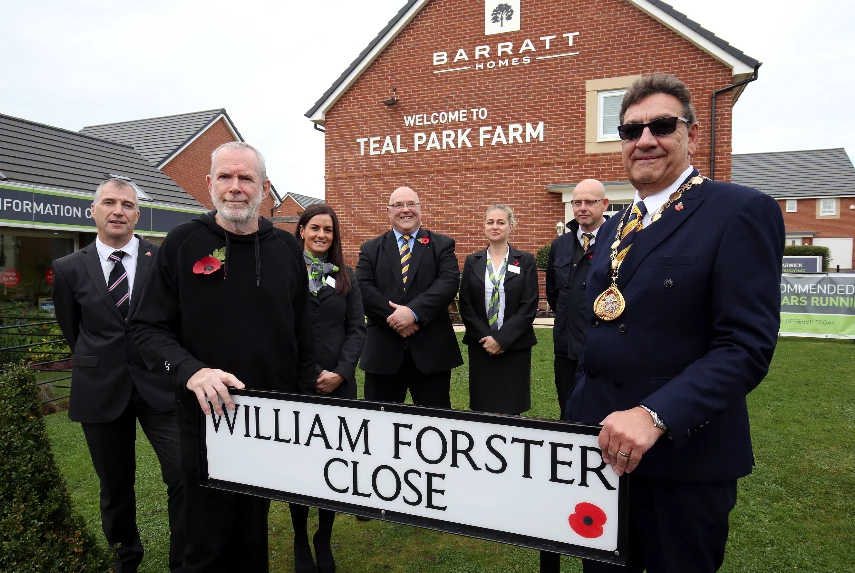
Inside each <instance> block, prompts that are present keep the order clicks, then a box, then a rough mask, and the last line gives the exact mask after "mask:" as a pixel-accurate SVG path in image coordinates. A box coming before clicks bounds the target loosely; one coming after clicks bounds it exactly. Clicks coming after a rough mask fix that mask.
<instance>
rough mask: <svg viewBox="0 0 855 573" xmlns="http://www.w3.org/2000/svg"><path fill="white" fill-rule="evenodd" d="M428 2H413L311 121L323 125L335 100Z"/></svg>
mask: <svg viewBox="0 0 855 573" xmlns="http://www.w3.org/2000/svg"><path fill="white" fill-rule="evenodd" d="M428 2H430V0H421V1H419V2H416V3H415V4H413V6H412V7H411V8H410V11H409V12H407V13H406V14H405V15H404V17H403V18H401V19H400V20H398V22H397V23H396V24H395V26H394V27H392V28H391V29H390V30H389V31H388V32H386V35H385V36H383V38H382V39H381V40H380V41H379V42H377V45H376V46H374V49H373V50H371V51H370V52H368V54H367V55H366V56H365V57H364V58H362V61H361V62H359V65H358V66H356V67H355V68H354V69H353V71H351V72H350V74H349V75H348V76H347V77H346V78H345V79H344V81H343V82H341V84H339V86H338V88H336V90H335V91H334V92H333V93H331V94H330V95H329V97H327V99H326V101H324V103H323V104H322V105H321V106H320V107H319V108H318V109H317V111H315V113H314V114H312V116H311V117H310V118H309V121H311V122H313V123H316V124H319V125H323V124H324V119H325V117H326V113H327V110H328V109H330V108H331V107H332V106H333V105H335V102H337V101H338V99H339V98H340V97H341V96H342V95H343V94H344V93H345V92H346V91H347V90H349V89H350V86H352V85H353V83H354V82H355V81H356V80H357V79H359V76H361V75H362V74H363V72H365V70H367V69H368V67H369V66H370V65H371V64H373V63H374V60H376V59H377V57H378V56H379V55H380V54H382V53H383V51H384V50H385V49H386V48H387V47H388V46H389V44H391V43H392V40H394V39H395V38H396V37H397V36H398V34H400V33H401V31H402V30H403V29H404V28H406V27H407V26H408V25H409V24H410V22H412V21H413V18H415V17H416V15H417V14H418V13H419V12H421V9H422V8H424V7H425V4H427V3H428Z"/></svg>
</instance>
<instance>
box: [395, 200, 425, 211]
mask: <svg viewBox="0 0 855 573" xmlns="http://www.w3.org/2000/svg"><path fill="white" fill-rule="evenodd" d="M419 205H421V203H416V202H415V201H410V202H408V203H392V204H391V205H389V207H391V208H392V209H394V210H395V211H403V210H404V207H406V208H407V209H410V210H413V209H415V208H416V207H418V206H419Z"/></svg>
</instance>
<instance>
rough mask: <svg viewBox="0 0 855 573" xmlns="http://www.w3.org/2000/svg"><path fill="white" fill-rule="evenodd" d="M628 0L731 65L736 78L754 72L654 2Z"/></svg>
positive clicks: (719, 59) (727, 64) (725, 63)
mask: <svg viewBox="0 0 855 573" xmlns="http://www.w3.org/2000/svg"><path fill="white" fill-rule="evenodd" d="M627 2H629V3H630V4H632V5H634V6H635V7H636V8H638V9H639V10H641V11H642V12H644V13H645V14H647V15H649V16H650V17H652V18H655V19H656V20H658V21H659V22H661V23H662V24H664V25H665V26H667V27H668V28H670V29H671V30H673V31H674V32H676V33H677V34H679V35H681V36H683V37H684V38H686V39H687V40H689V41H690V42H692V43H693V44H695V45H696V46H698V47H699V48H700V49H702V50H703V51H705V52H706V53H708V54H709V55H711V56H712V57H714V58H715V59H717V60H718V61H720V62H721V63H723V64H724V65H726V66H727V67H729V68H730V69H731V70H732V72H733V77H734V78H739V77H740V76H743V75H745V74H748V75H749V76H750V75H752V74H753V73H754V68H752V67H750V66H748V65H747V64H745V63H744V62H742V61H741V60H739V59H737V58H736V57H734V56H733V55H731V54H729V53H727V52H726V51H724V50H722V49H721V48H719V47H718V46H716V45H715V44H713V43H712V42H710V41H709V40H707V39H706V38H704V37H703V36H701V35H700V34H698V33H697V32H695V31H694V30H692V29H691V28H689V27H687V26H686V25H685V24H683V23H682V22H680V21H678V20H676V19H674V18H673V17H672V16H670V15H668V14H666V13H665V12H663V11H661V10H660V9H659V8H657V7H655V6H653V5H652V4H649V3H648V2H646V1H645V0H627Z"/></svg>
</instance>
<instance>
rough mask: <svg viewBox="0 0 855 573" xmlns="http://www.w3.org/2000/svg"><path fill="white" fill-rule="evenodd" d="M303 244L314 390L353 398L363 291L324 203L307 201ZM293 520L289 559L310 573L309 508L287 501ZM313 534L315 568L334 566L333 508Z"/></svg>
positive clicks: (300, 227)
mask: <svg viewBox="0 0 855 573" xmlns="http://www.w3.org/2000/svg"><path fill="white" fill-rule="evenodd" d="M295 234H296V236H297V239H298V240H299V241H300V243H301V244H302V245H303V259H304V261H305V263H306V270H307V272H308V273H309V292H310V293H311V294H312V295H313V296H310V297H309V305H310V306H311V309H310V310H311V312H310V315H311V317H312V319H311V323H312V329H313V331H314V333H313V335H314V338H315V362H316V365H315V367H316V368H317V373H318V380H317V386H316V390H317V392H318V394H321V395H324V396H335V397H340V398H354V399H355V398H356V363H357V361H358V360H359V354H360V352H361V351H362V344H363V343H364V342H365V316H364V313H363V310H362V297H361V296H360V294H359V285H358V283H357V281H356V280H355V278H354V276H353V271H352V270H351V269H350V268H349V267H346V266H345V265H344V257H343V255H342V252H341V230H340V229H339V224H338V217H336V214H335V211H333V210H332V209H331V208H330V207H329V206H327V205H323V204H321V205H310V206H309V207H307V208H306V210H305V211H303V214H302V215H301V216H300V220H299V221H298V222H297V229H296V231H295ZM290 508H291V522H292V523H293V525H294V563H295V571H296V572H297V573H312V572H313V571H315V564H314V562H313V561H312V551H311V549H310V548H309V536H308V533H307V531H306V526H307V519H308V515H309V508H308V507H306V506H305V505H298V504H295V503H292V504H290ZM318 514H319V515H318V531H317V533H315V536H314V538H313V544H314V546H315V558H316V559H317V562H318V568H317V571H318V573H332V572H334V571H335V561H334V559H333V555H332V548H331V545H330V538H331V536H332V527H333V521H334V519H335V512H333V511H329V510H325V509H319V510H318Z"/></svg>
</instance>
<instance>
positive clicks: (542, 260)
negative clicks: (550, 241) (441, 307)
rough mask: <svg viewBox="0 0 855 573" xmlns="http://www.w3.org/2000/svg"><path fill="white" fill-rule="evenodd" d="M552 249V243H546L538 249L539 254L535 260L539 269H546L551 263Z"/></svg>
mask: <svg viewBox="0 0 855 573" xmlns="http://www.w3.org/2000/svg"><path fill="white" fill-rule="evenodd" d="M551 250H552V245H544V246H542V247H540V248H539V249H538V250H537V254H536V255H535V256H534V262H535V264H536V265H537V268H539V269H546V265H547V264H549V251H551Z"/></svg>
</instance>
